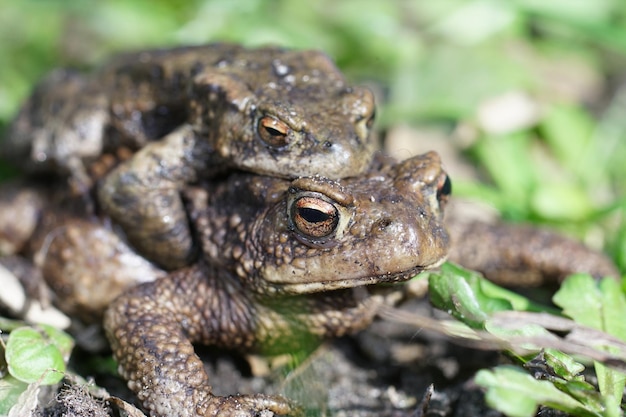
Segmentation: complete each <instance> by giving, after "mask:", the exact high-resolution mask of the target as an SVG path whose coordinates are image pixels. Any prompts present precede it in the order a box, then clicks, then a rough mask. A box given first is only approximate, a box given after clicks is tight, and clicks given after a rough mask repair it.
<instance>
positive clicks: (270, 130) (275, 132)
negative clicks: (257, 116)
mask: <svg viewBox="0 0 626 417" xmlns="http://www.w3.org/2000/svg"><path fill="white" fill-rule="evenodd" d="M264 127H265V131H266V132H267V133H269V134H270V135H272V136H285V134H284V133H282V132H281V131H280V130H277V129H274V128H273V127H269V126H264Z"/></svg>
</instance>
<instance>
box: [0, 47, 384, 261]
mask: <svg viewBox="0 0 626 417" xmlns="http://www.w3.org/2000/svg"><path fill="white" fill-rule="evenodd" d="M373 118H374V99H373V95H372V94H371V92H370V91H369V90H367V89H364V88H359V87H352V86H349V85H348V84H347V83H346V81H345V79H344V77H343V75H342V74H341V72H340V71H339V70H337V68H336V67H335V66H334V64H333V63H332V61H331V60H330V59H329V58H328V57H327V56H326V55H324V54H323V53H321V52H317V51H293V50H286V49H281V48H276V47H265V48H257V49H246V48H244V47H241V46H237V45H228V44H210V45H205V46H197V47H181V48H175V49H168V50H152V51H143V52H138V53H131V54H125V55H121V56H118V57H116V58H114V59H113V60H112V61H111V62H109V63H108V64H106V65H104V66H103V67H101V68H100V69H99V70H97V71H95V72H94V73H92V74H88V75H83V74H78V73H75V72H71V71H67V70H59V71H56V72H53V73H52V74H50V75H49V76H48V77H47V78H46V79H44V81H43V82H42V83H41V84H40V85H39V86H38V87H37V88H36V89H35V91H34V93H33V95H32V96H31V98H30V99H29V100H28V101H27V102H26V104H25V105H24V107H23V108H22V110H21V111H20V113H19V114H18V116H17V118H16V119H15V121H14V122H13V123H12V124H11V126H10V128H9V130H8V134H7V136H6V138H5V140H4V141H3V143H2V147H1V148H0V155H2V156H4V158H5V159H7V160H11V161H14V162H17V163H19V164H20V165H23V166H26V167H29V168H30V169H31V170H34V171H40V172H41V171H44V172H59V173H66V174H69V175H70V178H71V180H72V182H73V184H74V185H75V186H76V187H78V189H79V190H81V191H87V190H88V189H89V188H90V187H91V185H92V181H91V177H90V176H89V175H88V174H87V172H86V169H85V166H86V164H88V163H90V162H91V161H93V160H94V159H96V158H98V157H99V156H100V155H101V154H102V153H103V152H107V151H111V150H118V149H120V148H129V149H130V150H132V151H135V150H137V149H141V150H140V151H139V152H137V153H136V154H135V155H134V156H133V157H132V158H131V159H130V160H129V161H127V162H125V163H123V164H121V165H120V166H118V167H117V168H115V170H114V171H113V172H112V173H110V174H109V175H108V176H107V177H106V178H105V179H104V181H103V183H102V184H101V186H100V187H99V190H98V197H99V200H100V204H101V206H102V207H103V208H104V210H106V211H107V212H108V214H109V215H110V216H111V217H112V218H113V219H114V220H115V221H116V222H117V223H118V224H120V225H121V227H122V228H123V229H124V230H125V232H126V234H127V236H128V239H129V240H130V242H131V243H132V244H133V245H134V246H135V247H136V248H137V249H138V250H139V251H140V252H141V253H142V254H143V255H145V256H146V257H148V258H150V259H151V260H153V261H155V262H157V263H159V264H160V265H161V266H164V267H166V268H169V269H172V268H176V267H180V266H182V265H185V264H188V263H189V262H190V260H191V259H192V258H193V257H194V248H193V247H192V245H191V243H190V242H192V240H191V239H190V231H189V229H188V219H187V217H186V216H185V213H184V209H183V205H182V201H181V200H180V198H179V194H180V191H181V189H182V187H183V185H185V184H190V183H195V182H197V181H198V180H199V179H204V178H207V177H211V176H214V175H216V174H217V173H220V172H223V171H225V170H228V169H231V168H237V169H242V170H248V171H252V172H255V173H259V174H266V175H271V176H278V177H284V178H296V177H298V176H305V175H315V174H318V173H323V174H324V175H325V176H326V177H328V178H333V179H336V178H342V177H346V176H351V175H358V174H360V173H361V172H364V171H365V170H366V169H367V167H368V166H369V163H370V161H371V159H372V156H373V152H374V148H375V144H374V140H373V138H372V137H371V136H370V135H369V130H370V126H371V123H372V121H373ZM138 223H139V224H141V226H142V227H137V225H138ZM151 240H157V241H161V242H163V243H162V245H160V246H154V245H146V244H145V242H147V241H151ZM155 248H156V249H155Z"/></svg>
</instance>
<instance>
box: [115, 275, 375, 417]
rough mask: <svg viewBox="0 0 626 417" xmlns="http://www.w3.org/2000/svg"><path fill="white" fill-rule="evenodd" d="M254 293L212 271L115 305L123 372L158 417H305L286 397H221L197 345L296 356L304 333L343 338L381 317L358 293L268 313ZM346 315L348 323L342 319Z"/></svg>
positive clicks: (144, 289)
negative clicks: (263, 416) (264, 416)
mask: <svg viewBox="0 0 626 417" xmlns="http://www.w3.org/2000/svg"><path fill="white" fill-rule="evenodd" d="M248 291H249V290H246V289H245V288H244V287H242V286H241V285H240V284H239V283H238V282H237V281H236V280H235V279H234V277H232V276H224V274H223V273H222V274H221V275H220V276H218V275H217V271H216V270H210V269H209V267H208V266H206V265H204V266H197V267H196V266H194V267H192V268H189V269H185V270H180V271H177V272H175V273H172V274H170V275H169V276H168V277H167V278H164V279H160V280H158V281H155V282H152V283H148V284H145V285H141V286H138V287H136V288H134V289H133V290H131V291H130V292H128V293H126V294H124V295H123V296H121V297H120V298H118V299H117V300H116V301H114V302H113V303H112V304H111V306H110V307H109V309H108V310H107V312H106V314H105V322H104V323H105V324H104V325H105V329H106V331H107V336H108V338H109V340H110V342H111V345H112V348H113V353H114V356H115V358H116V359H117V360H118V363H119V369H120V373H121V374H122V376H123V377H124V378H125V379H126V380H127V381H128V386H129V387H130V388H131V389H132V390H133V391H134V392H135V393H136V394H137V396H138V397H139V399H140V400H141V401H142V403H143V405H144V407H145V408H146V409H148V410H149V411H150V414H151V415H152V416H170V415H178V416H198V415H200V416H229V417H231V416H255V415H258V413H259V412H261V411H263V410H269V411H272V412H274V413H275V414H278V415H299V414H300V409H299V408H298V407H297V406H295V405H294V404H293V403H292V402H290V401H289V400H287V399H285V398H283V397H280V396H271V395H262V394H257V395H237V396H228V397H221V396H216V395H214V394H213V393H212V390H211V387H210V386H209V380H208V376H207V374H206V373H205V371H204V368H203V365H202V361H201V360H200V358H199V357H198V356H197V355H196V354H195V353H194V349H193V346H192V342H193V343H202V344H207V345H214V346H221V347H225V348H230V349H237V350H241V351H250V350H258V349H260V348H263V349H266V348H268V349H271V350H272V351H289V350H291V349H293V348H294V344H295V343H298V342H296V340H298V337H297V336H298V334H300V335H301V332H302V331H311V332H312V333H313V334H314V335H316V336H319V337H323V336H334V335H341V334H344V333H346V332H351V331H355V330H357V329H360V328H363V327H364V326H366V325H367V324H368V323H369V322H370V321H371V319H372V316H373V315H374V314H375V312H376V309H375V308H373V304H372V303H376V302H377V300H375V301H373V299H367V300H366V301H364V302H357V301H355V300H353V299H352V300H351V299H350V297H349V296H350V294H351V293H350V292H343V293H340V294H337V295H338V296H339V297H338V298H337V299H335V298H333V297H329V296H326V295H322V294H320V295H319V297H316V296H312V297H311V296H309V297H304V298H297V297H296V299H295V302H296V304H295V305H290V306H285V307H277V305H276V302H273V303H272V306H271V307H268V306H264V305H262V303H259V302H258V301H257V300H255V297H254V296H252V295H250V294H249V292H248ZM288 298H289V297H288ZM370 301H371V302H370ZM339 314H340V315H341V317H342V318H345V319H342V320H339V321H338V320H337V317H338V315H339ZM333 318H334V321H335V322H337V323H338V324H337V325H336V326H332V325H331V323H332V319H333ZM307 339H308V338H307ZM299 340H300V343H302V339H299ZM308 340H310V339H308Z"/></svg>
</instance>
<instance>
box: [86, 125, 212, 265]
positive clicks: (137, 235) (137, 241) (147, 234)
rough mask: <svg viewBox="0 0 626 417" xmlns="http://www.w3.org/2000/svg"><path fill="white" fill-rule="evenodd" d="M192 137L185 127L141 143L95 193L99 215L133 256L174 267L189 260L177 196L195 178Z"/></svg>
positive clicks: (187, 237)
mask: <svg viewBox="0 0 626 417" xmlns="http://www.w3.org/2000/svg"><path fill="white" fill-rule="evenodd" d="M197 152H202V151H200V150H199V149H198V147H197V146H196V140H195V133H194V132H193V130H192V129H191V128H189V127H188V126H185V127H181V128H179V129H178V130H175V131H174V132H172V133H170V134H169V135H167V136H166V137H165V138H163V139H162V140H160V141H158V142H153V143H150V144H148V145H146V146H145V147H144V148H143V149H141V150H140V151H139V152H137V153H136V154H135V155H134V156H133V157H132V158H130V159H129V160H127V161H125V162H123V163H122V164H121V165H119V166H118V167H117V168H116V169H115V170H113V171H112V172H111V173H110V174H109V175H107V176H106V177H105V178H104V180H103V182H102V184H101V186H100V188H99V189H98V200H99V203H100V205H101V207H102V209H103V210H104V212H105V213H106V214H108V215H110V216H111V218H113V220H115V221H116V222H117V223H118V224H119V225H120V226H121V227H122V229H123V230H124V232H125V233H126V235H127V237H128V240H129V241H130V242H131V244H132V245H133V246H134V247H135V248H136V249H137V250H138V252H139V253H141V254H142V255H144V256H145V257H147V258H148V259H150V260H152V261H154V262H156V263H157V264H159V265H161V266H163V267H165V268H167V269H175V268H178V267H181V266H184V265H188V264H189V263H190V261H191V260H192V258H193V255H194V252H193V251H194V248H193V240H192V238H191V233H190V230H189V222H188V219H187V215H186V212H185V208H184V206H183V202H182V200H181V197H180V189H181V187H182V186H183V185H184V184H186V183H189V182H193V181H195V180H196V177H197V172H198V167H196V166H195V165H194V163H193V161H194V160H202V161H206V159H205V158H202V157H201V156H200V155H198V154H197Z"/></svg>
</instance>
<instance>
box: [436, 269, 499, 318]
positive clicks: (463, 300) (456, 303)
mask: <svg viewBox="0 0 626 417" xmlns="http://www.w3.org/2000/svg"><path fill="white" fill-rule="evenodd" d="M480 279H481V278H480V276H478V274H476V273H475V272H471V271H468V270H465V269H463V268H460V267H458V266H456V265H454V264H451V263H449V262H448V263H445V264H444V265H442V266H441V273H440V274H436V273H434V274H431V275H430V276H429V277H428V286H429V294H430V299H431V302H432V303H433V304H434V305H435V306H436V307H437V308H440V309H442V310H444V311H447V312H448V313H449V314H451V315H453V316H454V317H456V318H457V319H459V320H461V321H462V322H464V323H465V324H467V325H468V326H470V327H473V328H482V327H483V325H484V322H485V320H487V318H488V317H489V316H488V313H490V312H493V311H500V310H510V309H511V304H510V303H508V302H507V301H506V300H502V299H495V298H490V297H487V296H485V294H483V292H482V291H481V289H480Z"/></svg>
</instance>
